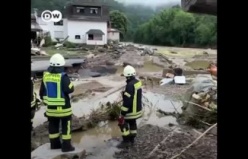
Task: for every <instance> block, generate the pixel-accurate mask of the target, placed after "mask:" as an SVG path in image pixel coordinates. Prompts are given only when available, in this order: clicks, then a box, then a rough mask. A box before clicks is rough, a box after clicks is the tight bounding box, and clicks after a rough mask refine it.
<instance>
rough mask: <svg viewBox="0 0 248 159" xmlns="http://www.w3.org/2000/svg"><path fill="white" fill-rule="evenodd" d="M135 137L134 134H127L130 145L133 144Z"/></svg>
mask: <svg viewBox="0 0 248 159" xmlns="http://www.w3.org/2000/svg"><path fill="white" fill-rule="evenodd" d="M135 137H136V135H130V136H129V141H130V143H131V146H133V145H134V143H135Z"/></svg>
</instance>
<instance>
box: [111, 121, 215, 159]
mask: <svg viewBox="0 0 248 159" xmlns="http://www.w3.org/2000/svg"><path fill="white" fill-rule="evenodd" d="M199 137H201V138H200V139H198V138H199ZM196 139H198V140H197V142H194V141H196ZM193 142H194V143H193ZM192 143H193V144H194V145H193V146H191V147H190V148H188V149H187V150H185V151H184V152H183V153H182V154H181V155H180V156H178V158H180V159H189V158H197V159H198V158H201V159H216V158H217V139H216V134H207V135H204V136H199V134H196V133H195V131H193V130H190V129H189V128H181V129H179V130H178V128H176V127H172V129H165V128H160V127H157V126H153V125H144V126H142V127H141V128H139V129H138V134H137V139H136V144H135V145H134V146H133V147H132V148H130V149H123V150H121V151H120V152H117V153H116V154H115V158H118V159H127V158H135V159H165V158H168V159H172V158H173V157H174V156H175V155H178V154H180V152H182V151H183V150H184V149H185V148H187V147H188V146H189V145H190V144H192ZM192 155H193V157H192Z"/></svg>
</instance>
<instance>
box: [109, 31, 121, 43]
mask: <svg viewBox="0 0 248 159" xmlns="http://www.w3.org/2000/svg"><path fill="white" fill-rule="evenodd" d="M108 40H118V41H120V33H119V32H112V31H110V32H108Z"/></svg>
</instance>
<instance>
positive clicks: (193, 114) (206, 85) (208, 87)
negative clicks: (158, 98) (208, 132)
mask: <svg viewBox="0 0 248 159" xmlns="http://www.w3.org/2000/svg"><path fill="white" fill-rule="evenodd" d="M183 109H184V111H183V114H182V119H183V120H184V122H185V123H187V124H190V125H192V126H194V127H197V128H199V127H204V126H206V125H207V126H208V125H211V124H213V123H215V122H216V121H217V82H215V81H214V80H213V79H212V77H211V75H197V77H196V78H195V80H193V82H192V85H191V88H189V89H188V90H187V92H186V93H185V97H184V107H183Z"/></svg>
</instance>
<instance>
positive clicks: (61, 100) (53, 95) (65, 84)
mask: <svg viewBox="0 0 248 159" xmlns="http://www.w3.org/2000/svg"><path fill="white" fill-rule="evenodd" d="M73 91H74V86H73V84H72V83H71V81H70V79H69V77H68V76H67V74H66V73H65V72H64V69H63V68H61V67H59V68H58V67H49V68H48V71H46V72H44V74H43V79H42V83H41V87H40V97H41V99H42V100H43V102H44V103H45V104H46V105H47V109H46V116H47V117H66V116H70V115H72V108H71V103H70V97H69V94H70V93H72V92H73Z"/></svg>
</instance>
